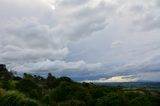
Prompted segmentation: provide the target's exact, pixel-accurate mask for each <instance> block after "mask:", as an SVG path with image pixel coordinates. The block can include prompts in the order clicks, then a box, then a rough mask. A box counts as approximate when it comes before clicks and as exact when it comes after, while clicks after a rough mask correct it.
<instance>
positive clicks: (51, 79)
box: [46, 73, 56, 88]
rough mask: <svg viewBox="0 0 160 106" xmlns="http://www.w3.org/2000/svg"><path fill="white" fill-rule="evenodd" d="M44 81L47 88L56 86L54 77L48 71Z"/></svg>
mask: <svg viewBox="0 0 160 106" xmlns="http://www.w3.org/2000/svg"><path fill="white" fill-rule="evenodd" d="M46 81H47V82H46V83H47V87H48V88H54V87H55V86H56V84H55V83H56V78H55V77H54V76H53V75H52V74H51V73H48V76H47V80H46Z"/></svg>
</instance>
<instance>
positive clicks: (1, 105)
mask: <svg viewBox="0 0 160 106" xmlns="http://www.w3.org/2000/svg"><path fill="white" fill-rule="evenodd" d="M0 106H160V92H159V91H154V90H146V89H124V88H123V87H118V86H117V87H111V86H98V85H95V84H92V83H78V82H74V81H73V80H71V79H70V78H68V77H60V78H56V77H55V76H53V75H52V74H51V73H49V74H48V77H47V78H43V77H41V76H36V75H34V76H33V75H31V74H27V73H24V75H23V77H22V78H21V77H17V76H14V74H13V72H9V71H8V69H7V68H6V66H5V65H3V64H2V65H0Z"/></svg>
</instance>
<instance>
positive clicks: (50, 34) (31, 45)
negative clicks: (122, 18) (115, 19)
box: [0, 0, 107, 70]
mask: <svg viewBox="0 0 160 106" xmlns="http://www.w3.org/2000/svg"><path fill="white" fill-rule="evenodd" d="M66 4H67V5H66ZM74 5H77V6H78V7H77V8H76V7H73V6H74ZM84 5H85V7H84ZM53 9H54V11H53ZM104 12H105V11H104V7H102V8H101V5H100V4H99V5H97V7H94V8H91V7H90V6H89V3H88V2H87V1H85V0H84V1H72V0H69V1H65V0H61V1H60V0H54V1H51V0H27V1H26V0H14V1H10V0H1V1H0V38H1V39H0V46H1V47H2V48H1V49H0V54H1V55H0V62H1V63H7V64H8V63H11V64H12V65H19V64H22V63H23V64H32V63H33V65H34V62H36V63H37V62H43V61H44V60H46V59H48V60H52V61H55V62H57V61H59V60H63V59H64V58H65V57H66V56H67V55H68V54H69V49H68V43H70V42H75V41H77V40H79V39H82V38H84V37H86V36H90V35H92V33H94V32H96V31H99V30H102V29H104V28H105V26H106V16H107V15H106V14H104ZM95 13H96V15H95ZM90 17H92V18H90ZM81 64H82V63H81ZM83 64H87V63H85V62H84V63H83ZM12 65H11V66H12ZM40 65H41V64H40ZM73 65H76V64H73ZM68 67H69V66H68ZM72 67H73V66H72V65H71V68H72ZM75 67H76V66H75ZM87 67H88V68H90V67H92V66H90V65H88V66H87ZM79 68H80V67H79ZM30 70H31V69H30Z"/></svg>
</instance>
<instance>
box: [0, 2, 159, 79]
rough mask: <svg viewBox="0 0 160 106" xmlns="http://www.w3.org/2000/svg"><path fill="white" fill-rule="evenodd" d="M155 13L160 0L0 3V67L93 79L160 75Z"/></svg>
mask: <svg viewBox="0 0 160 106" xmlns="http://www.w3.org/2000/svg"><path fill="white" fill-rule="evenodd" d="M159 10H160V9H159V0H147V2H146V0H134V1H130V0H121V1H117V0H27V1H26V0H12V1H10V0H1V1H0V38H1V39H0V54H1V55H0V63H5V64H8V66H9V67H10V68H12V69H15V70H16V71H17V70H18V71H20V68H21V69H22V71H31V70H32V72H33V71H36V72H38V70H40V71H42V70H46V71H50V70H52V69H53V70H59V72H61V73H65V74H66V72H68V73H69V74H70V75H71V72H72V73H73V70H77V71H76V72H75V73H74V75H75V76H76V77H82V78H83V77H85V78H87V76H88V77H89V78H92V79H93V78H96V79H98V78H102V77H105V76H125V75H128V74H130V75H137V74H138V73H139V74H143V73H145V72H148V73H150V72H159V68H160V67H159V63H160V62H159V60H158V59H159V52H160V49H159V41H160V37H159V33H160V31H159V25H160V24H159V19H160V16H159V13H160V11H159ZM46 60H47V61H46ZM81 60H82V61H81ZM44 65H45V67H42V66H44ZM52 65H53V66H54V67H52ZM56 65H57V66H56ZM97 67H98V69H97ZM41 69H42V70H41ZM66 70H67V71H66ZM68 70H71V71H68ZM91 70H92V71H91ZM56 72H57V73H58V71H56ZM68 73H67V74H66V75H68ZM146 76H147V77H148V78H149V74H147V75H146ZM150 78H151V77H150ZM122 79H123V78H122Z"/></svg>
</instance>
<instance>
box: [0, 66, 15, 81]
mask: <svg viewBox="0 0 160 106" xmlns="http://www.w3.org/2000/svg"><path fill="white" fill-rule="evenodd" d="M12 78H13V73H12V72H9V71H8V69H7V68H6V65H4V64H0V81H8V80H11V79H12Z"/></svg>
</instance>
